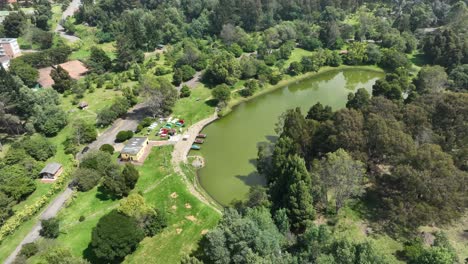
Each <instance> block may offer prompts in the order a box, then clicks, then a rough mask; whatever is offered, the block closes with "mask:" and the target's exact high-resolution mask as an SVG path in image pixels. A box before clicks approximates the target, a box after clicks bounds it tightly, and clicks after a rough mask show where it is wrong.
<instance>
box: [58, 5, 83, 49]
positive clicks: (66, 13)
mask: <svg viewBox="0 0 468 264" xmlns="http://www.w3.org/2000/svg"><path fill="white" fill-rule="evenodd" d="M80 5H81V0H72V1H71V2H70V4H69V5H68V7H67V9H66V10H65V11H63V13H62V18H61V20H62V21H65V20H66V19H67V17H69V16H73V14H74V13H75V11H77V10H78V9H79V8H80ZM55 32H57V33H59V34H60V36H61V37H63V38H65V39H67V40H68V41H70V42H71V43H73V42H76V41H78V40H80V38H79V37H76V36H73V35H69V34H67V33H65V29H64V28H63V27H62V25H60V23H58V24H57V27H56V28H55Z"/></svg>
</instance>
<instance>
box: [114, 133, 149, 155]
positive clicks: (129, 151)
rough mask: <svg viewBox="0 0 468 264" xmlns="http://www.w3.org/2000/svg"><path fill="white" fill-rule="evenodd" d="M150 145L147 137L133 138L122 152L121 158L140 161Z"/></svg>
mask: <svg viewBox="0 0 468 264" xmlns="http://www.w3.org/2000/svg"><path fill="white" fill-rule="evenodd" d="M147 145H148V138H147V137H134V138H131V139H130V140H129V141H128V143H127V145H125V147H124V148H123V149H122V151H121V152H120V159H121V160H124V161H139V160H140V159H141V157H142V156H143V154H144V153H145V149H146V146H147Z"/></svg>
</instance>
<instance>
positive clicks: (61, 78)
mask: <svg viewBox="0 0 468 264" xmlns="http://www.w3.org/2000/svg"><path fill="white" fill-rule="evenodd" d="M50 77H52V79H53V80H54V84H52V88H54V90H56V91H57V92H59V93H64V92H65V91H68V90H70V89H71V88H72V86H73V85H74V84H75V80H73V79H72V78H71V77H70V74H68V72H67V71H66V70H65V69H63V68H62V67H61V66H60V65H59V66H57V68H54V69H52V71H51V72H50Z"/></svg>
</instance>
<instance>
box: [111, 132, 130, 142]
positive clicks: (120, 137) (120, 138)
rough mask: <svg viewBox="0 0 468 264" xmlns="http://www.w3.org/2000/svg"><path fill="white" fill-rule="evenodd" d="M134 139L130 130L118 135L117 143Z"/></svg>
mask: <svg viewBox="0 0 468 264" xmlns="http://www.w3.org/2000/svg"><path fill="white" fill-rule="evenodd" d="M132 137H133V132H132V131H130V130H126V131H125V130H124V131H120V132H119V133H117V136H116V137H115V142H124V141H126V140H128V139H131V138H132Z"/></svg>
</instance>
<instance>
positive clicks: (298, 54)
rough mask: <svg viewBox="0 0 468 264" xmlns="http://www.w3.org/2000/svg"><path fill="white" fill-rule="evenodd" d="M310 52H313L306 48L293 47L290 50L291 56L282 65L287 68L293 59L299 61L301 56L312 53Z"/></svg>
mask: <svg viewBox="0 0 468 264" xmlns="http://www.w3.org/2000/svg"><path fill="white" fill-rule="evenodd" d="M312 53H313V52H312V51H308V50H305V49H301V48H295V49H294V50H293V51H292V54H291V56H290V57H289V59H288V60H287V61H286V63H285V64H284V65H285V67H286V68H287V67H289V65H290V64H291V62H294V61H297V62H300V61H301V59H302V57H305V56H310V55H312Z"/></svg>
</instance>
